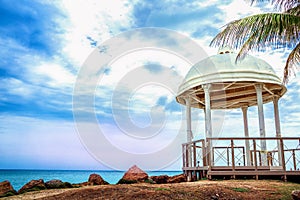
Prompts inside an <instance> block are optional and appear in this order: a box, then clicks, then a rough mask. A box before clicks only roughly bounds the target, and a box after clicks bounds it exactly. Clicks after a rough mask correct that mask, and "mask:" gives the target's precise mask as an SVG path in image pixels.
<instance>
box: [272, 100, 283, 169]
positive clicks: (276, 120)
mask: <svg viewBox="0 0 300 200" xmlns="http://www.w3.org/2000/svg"><path fill="white" fill-rule="evenodd" d="M278 100H279V96H278V95H275V96H274V98H273V104H274V117H275V128H276V137H277V138H281V130H280V120H279V109H278ZM277 149H278V160H279V166H282V155H281V145H280V141H279V140H277Z"/></svg>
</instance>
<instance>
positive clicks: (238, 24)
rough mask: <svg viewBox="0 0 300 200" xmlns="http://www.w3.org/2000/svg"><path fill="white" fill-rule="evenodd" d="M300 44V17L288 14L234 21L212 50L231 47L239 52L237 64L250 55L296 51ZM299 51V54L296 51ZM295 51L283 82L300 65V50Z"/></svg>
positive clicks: (228, 25) (227, 26)
mask: <svg viewBox="0 0 300 200" xmlns="http://www.w3.org/2000/svg"><path fill="white" fill-rule="evenodd" d="M299 42H300V17H299V16H296V15H292V14H288V13H266V14H259V15H253V16H249V17H246V18H243V19H240V20H236V21H233V22H231V23H229V24H227V25H226V26H225V29H224V30H223V31H222V32H220V33H219V34H218V35H216V36H215V38H213V40H212V41H211V43H210V46H220V47H224V46H228V47H231V48H233V49H239V48H240V51H239V53H238V56H237V58H236V61H237V60H239V59H243V58H244V57H245V55H246V54H247V53H248V52H249V51H251V50H255V51H261V50H266V48H275V49H278V48H286V47H287V48H295V47H296V46H297V47H298V45H299ZM297 49H298V50H297ZM296 50H297V51H295V52H294V51H293V52H292V53H293V54H291V55H290V56H291V57H290V61H288V62H287V66H286V68H287V70H286V72H285V74H284V80H288V78H287V76H288V75H290V73H291V71H290V69H293V66H294V65H295V64H296V63H298V62H299V48H296Z"/></svg>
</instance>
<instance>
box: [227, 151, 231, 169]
mask: <svg viewBox="0 0 300 200" xmlns="http://www.w3.org/2000/svg"><path fill="white" fill-rule="evenodd" d="M229 165H230V162H229V148H228V147H227V166H229Z"/></svg>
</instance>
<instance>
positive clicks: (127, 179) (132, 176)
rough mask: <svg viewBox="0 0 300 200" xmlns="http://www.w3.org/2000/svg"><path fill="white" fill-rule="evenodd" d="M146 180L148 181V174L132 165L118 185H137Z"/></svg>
mask: <svg viewBox="0 0 300 200" xmlns="http://www.w3.org/2000/svg"><path fill="white" fill-rule="evenodd" d="M146 180H148V174H147V173H146V172H144V171H143V170H141V169H140V168H138V167H137V166H136V165H134V166H132V167H131V168H129V170H128V171H127V172H126V173H125V174H124V176H123V177H122V178H121V179H120V180H119V182H118V184H131V183H139V182H145V181H146Z"/></svg>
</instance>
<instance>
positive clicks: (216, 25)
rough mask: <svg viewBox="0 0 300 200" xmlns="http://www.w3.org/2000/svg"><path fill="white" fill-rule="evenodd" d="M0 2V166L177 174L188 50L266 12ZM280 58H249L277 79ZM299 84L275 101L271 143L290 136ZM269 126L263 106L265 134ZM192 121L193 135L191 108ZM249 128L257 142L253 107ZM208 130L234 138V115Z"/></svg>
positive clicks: (89, 0) (210, 4) (136, 0)
mask: <svg viewBox="0 0 300 200" xmlns="http://www.w3.org/2000/svg"><path fill="white" fill-rule="evenodd" d="M0 4H1V5H0V9H1V11H0V16H1V17H0V44H1V46H2V48H1V51H0V58H1V60H0V91H1V93H0V119H1V120H0V160H1V162H0V169H126V168H128V167H130V165H131V164H138V165H140V166H142V167H143V168H145V169H172V170H173V169H175V170H176V169H180V168H181V159H180V151H181V146H180V144H181V143H183V142H185V140H186V135H185V133H184V130H183V129H184V126H185V124H184V119H185V117H184V108H183V107H181V106H180V105H178V104H177V103H176V101H175V96H176V89H177V87H178V86H179V84H180V82H181V81H182V78H183V77H184V76H185V74H186V73H187V72H188V70H189V68H190V67H191V65H192V64H193V63H195V61H196V60H195V56H196V55H197V54H195V52H192V50H193V49H192V50H191V48H190V47H191V46H193V45H195V44H196V45H198V47H197V48H199V49H200V51H201V53H200V54H201V55H199V56H198V57H197V59H199V60H201V58H204V57H206V56H209V55H214V54H215V53H216V52H217V49H216V48H210V47H208V46H209V43H210V41H211V40H212V38H213V37H214V36H215V35H216V34H217V33H218V32H219V31H220V30H221V28H222V26H223V25H225V24H226V23H228V22H230V21H231V20H234V19H239V18H241V17H243V16H247V15H250V14H255V13H261V12H266V11H270V10H271V8H270V7H268V6H266V5H264V6H261V7H262V8H263V10H261V9H260V7H259V6H252V7H251V6H250V5H249V4H247V3H245V2H244V1H241V0H227V1H217V0H213V1H202V0H200V1H199V0H198V1H174V0H168V1H158V0H154V1H150V0H149V1H143V0H128V1H125V0H124V1H123V0H62V1H50V0H44V1H38V0H20V1H18V2H17V3H16V2H13V1H10V0H0ZM147 27H152V29H143V28H147ZM149 30H150V31H149ZM151 31H152V32H151ZM128 33H129V34H128ZM151 33H153V35H152V34H151ZM155 33H164V34H165V35H168V36H167V37H166V38H161V37H160V35H159V34H156V35H155ZM141 35H142V36H141ZM173 39H174V40H175V42H170V41H171V40H173ZM131 45H132V46H131ZM135 45H136V46H135ZM149 46H151V48H148V47H149ZM189 50H191V52H189ZM183 51H184V52H185V53H186V52H189V53H186V54H185V53H184V52H183ZM289 51H290V50H289V49H285V50H278V51H270V52H264V53H259V54H258V53H253V55H255V56H258V57H260V58H262V59H265V60H266V61H267V62H269V63H270V64H271V65H272V67H273V68H274V69H275V71H276V73H277V75H278V76H279V77H282V67H283V65H284V59H285V58H286V55H287V53H288V52H289ZM179 54H181V55H179ZM92 55H96V56H98V57H97V58H96V60H93V56H92ZM193 56H194V57H193ZM97 59H99V60H97ZM103 60H105V61H107V62H104V61H103ZM102 61H103V63H102V64H99V63H101V62H102ZM90 63H92V64H90ZM90 65H91V66H93V67H94V68H91V69H90V68H89V67H90ZM299 83H300V82H299V79H298V78H297V77H296V78H293V79H292V80H291V81H290V82H289V84H288V86H287V88H288V92H287V93H286V94H285V96H284V97H283V98H282V99H281V100H280V116H281V122H282V124H281V125H282V135H283V136H299V135H300V134H299V132H298V130H299V129H298V126H299V124H300V106H299V100H300V97H299V89H300V86H299ZM273 118H274V117H273V109H272V104H268V105H265V120H266V129H267V130H266V133H267V136H274V135H275V127H274V123H273V122H274V120H273ZM193 119H194V120H193V132H194V137H195V138H203V137H204V125H203V111H198V110H193ZM249 123H250V125H251V126H250V135H251V136H258V120H257V110H256V108H250V109H249ZM217 124H218V126H219V128H218V130H217V132H218V133H216V134H218V135H222V134H223V135H226V134H228V132H229V131H230V132H231V133H234V134H236V135H238V134H242V133H243V132H242V130H243V127H242V114H241V111H240V110H231V111H228V112H226V113H223V115H222V119H221V120H218V122H217ZM233 124H234V126H233ZM241 136H242V135H241Z"/></svg>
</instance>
